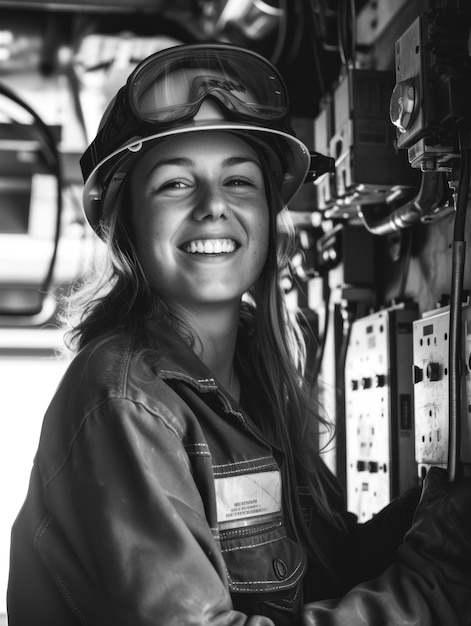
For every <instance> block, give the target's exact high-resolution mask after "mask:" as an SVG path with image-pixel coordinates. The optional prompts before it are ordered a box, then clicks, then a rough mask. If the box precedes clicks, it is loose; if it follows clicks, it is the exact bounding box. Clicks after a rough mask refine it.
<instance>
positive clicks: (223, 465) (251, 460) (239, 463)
mask: <svg viewBox="0 0 471 626" xmlns="http://www.w3.org/2000/svg"><path fill="white" fill-rule="evenodd" d="M265 459H270V460H271V461H272V465H275V462H274V461H273V459H272V457H271V456H260V457H257V458H256V459H248V460H245V461H234V463H222V464H220V465H214V466H213V467H215V468H216V467H231V466H232V465H244V464H246V463H255V462H256V461H265ZM263 467H266V465H264V466H263Z"/></svg>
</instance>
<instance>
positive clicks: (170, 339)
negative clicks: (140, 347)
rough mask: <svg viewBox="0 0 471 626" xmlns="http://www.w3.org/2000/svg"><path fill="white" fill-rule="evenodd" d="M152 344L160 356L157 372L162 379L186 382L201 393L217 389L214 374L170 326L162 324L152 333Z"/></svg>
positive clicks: (165, 323)
mask: <svg viewBox="0 0 471 626" xmlns="http://www.w3.org/2000/svg"><path fill="white" fill-rule="evenodd" d="M151 343H152V347H154V348H155V349H156V350H157V352H158V354H159V355H160V357H159V359H158V362H157V363H156V371H157V373H158V374H159V376H160V377H161V378H163V379H174V380H185V381H187V382H189V383H191V384H193V385H194V386H196V387H198V388H199V389H200V391H211V390H215V389H216V388H217V383H216V380H215V378H214V376H213V374H212V372H211V371H210V370H209V368H208V367H207V366H206V365H205V364H204V363H203V361H201V359H200V358H199V357H198V356H197V355H196V353H195V352H194V350H193V349H192V348H191V347H190V345H189V344H188V343H187V342H186V341H185V340H184V339H183V338H182V337H181V336H180V335H179V334H178V333H177V331H176V330H175V329H174V328H172V327H171V326H170V324H168V323H167V322H164V323H160V325H159V327H158V328H156V329H155V330H154V331H153V332H152V336H151Z"/></svg>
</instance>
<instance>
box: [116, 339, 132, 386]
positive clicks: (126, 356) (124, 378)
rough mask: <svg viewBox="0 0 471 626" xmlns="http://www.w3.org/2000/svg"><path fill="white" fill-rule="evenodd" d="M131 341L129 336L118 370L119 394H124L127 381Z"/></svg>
mask: <svg viewBox="0 0 471 626" xmlns="http://www.w3.org/2000/svg"><path fill="white" fill-rule="evenodd" d="M132 343H133V342H132V340H131V339H130V338H129V339H128V341H127V342H126V347H125V354H124V358H123V360H122V362H121V368H120V370H119V377H120V380H121V386H120V394H121V396H124V394H125V391H126V385H127V382H128V371H129V361H130V359H129V355H130V354H131V348H132Z"/></svg>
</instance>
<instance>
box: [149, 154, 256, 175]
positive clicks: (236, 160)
mask: <svg viewBox="0 0 471 626" xmlns="http://www.w3.org/2000/svg"><path fill="white" fill-rule="evenodd" d="M201 158H204V157H201ZM241 163H253V164H254V165H256V166H257V167H258V168H259V169H261V165H260V163H259V162H258V160H257V159H256V158H255V157H252V156H249V155H243V156H232V157H227V158H226V159H223V161H222V165H223V166H224V167H230V166H232V165H239V164H241ZM165 165H179V166H184V167H191V166H194V165H196V163H195V161H194V160H193V159H190V158H188V157H169V158H163V159H160V160H159V161H157V162H156V163H154V164H153V165H152V168H151V169H150V171H149V174H152V172H154V171H155V170H156V169H157V168H159V167H163V166H165Z"/></svg>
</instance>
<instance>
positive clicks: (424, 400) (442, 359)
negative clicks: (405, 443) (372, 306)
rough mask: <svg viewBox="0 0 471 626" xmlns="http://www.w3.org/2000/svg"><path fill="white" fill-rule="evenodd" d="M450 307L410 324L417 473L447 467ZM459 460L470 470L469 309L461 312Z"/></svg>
mask: <svg viewBox="0 0 471 626" xmlns="http://www.w3.org/2000/svg"><path fill="white" fill-rule="evenodd" d="M449 318H450V310H449V307H448V306H446V307H442V308H440V309H436V310H435V311H431V312H429V313H426V314H424V316H423V317H422V318H421V319H419V320H416V321H415V322H414V324H413V351H414V369H413V372H414V377H413V380H414V406H415V454H416V460H417V463H418V466H419V472H420V473H421V474H422V475H424V474H425V473H426V471H427V468H428V467H429V466H430V465H438V466H442V467H446V465H447V461H448V433H449V428H448V415H449V406H448V403H449V389H448V385H449V378H448V363H449V356H448V350H449V332H448V329H449ZM462 323H463V329H462V346H461V350H462V357H463V367H462V368H461V370H462V391H461V398H462V406H461V415H462V423H461V460H462V462H463V464H464V469H465V473H466V474H469V469H470V467H471V306H470V305H466V306H463V312H462Z"/></svg>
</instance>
